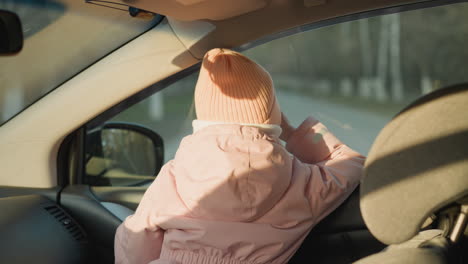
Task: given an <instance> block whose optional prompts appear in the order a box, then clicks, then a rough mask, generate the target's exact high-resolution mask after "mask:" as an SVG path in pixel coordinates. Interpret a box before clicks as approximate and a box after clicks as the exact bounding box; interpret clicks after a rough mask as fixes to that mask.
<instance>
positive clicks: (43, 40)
mask: <svg viewBox="0 0 468 264" xmlns="http://www.w3.org/2000/svg"><path fill="white" fill-rule="evenodd" d="M0 9H5V10H9V11H13V12H15V13H17V14H18V16H19V17H20V20H21V22H22V28H23V35H24V38H25V39H24V45H23V50H22V51H21V52H20V53H18V54H17V55H13V56H2V57H0V125H2V124H3V123H5V122H6V121H7V120H9V119H11V118H12V117H14V116H15V115H16V114H18V113H19V112H21V111H22V110H24V109H25V108H26V107H28V106H29V105H31V104H32V103H34V102H35V101H37V100H38V99H40V98H41V97H42V96H44V95H45V94H47V93H48V92H50V91H51V90H53V89H54V88H56V87H58V86H59V85H61V84H62V83H64V82H65V81H67V80H68V79H70V78H71V77H73V76H74V75H76V74H77V73H79V72H80V71H82V70H83V69H84V68H86V67H88V66H89V65H91V64H92V63H94V62H96V61H97V60H99V59H100V58H102V57H103V56H105V55H107V54H108V53H110V52H112V51H113V50H115V49H116V48H118V47H120V46H121V45H123V44H125V43H126V42H128V41H129V40H131V39H132V38H134V37H136V36H138V35H139V34H141V33H143V32H144V31H146V30H147V29H149V28H150V27H151V26H152V25H154V24H155V19H151V18H149V19H141V18H133V17H131V16H130V15H129V14H128V12H123V11H121V10H114V9H110V8H103V7H100V6H96V5H91V4H86V3H85V1H67V2H63V1H55V0H2V1H0Z"/></svg>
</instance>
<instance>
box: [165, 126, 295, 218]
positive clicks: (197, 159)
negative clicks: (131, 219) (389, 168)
mask: <svg viewBox="0 0 468 264" xmlns="http://www.w3.org/2000/svg"><path fill="white" fill-rule="evenodd" d="M291 163H292V162H291V158H290V156H289V153H288V152H287V151H286V150H285V148H284V147H283V146H282V145H281V144H280V142H279V139H278V138H277V137H276V136H271V135H269V134H267V133H265V132H262V131H261V129H259V128H256V127H248V126H242V125H213V126H208V127H206V128H203V129H201V130H200V131H197V132H196V133H194V134H192V135H189V136H187V137H185V138H184V139H183V140H182V142H181V144H180V146H179V149H178V151H177V153H176V156H175V158H174V162H173V172H174V173H173V175H175V176H174V177H175V178H174V179H175V185H176V188H177V192H178V194H179V197H180V199H181V200H182V201H183V203H184V204H185V206H186V207H187V208H188V209H189V210H190V212H191V216H192V217H196V218H204V219H212V220H228V221H244V222H248V221H254V220H255V219H258V218H259V217H261V216H263V215H264V214H265V213H266V212H268V211H269V210H270V209H271V208H272V207H273V206H274V205H275V204H276V203H277V202H278V201H279V200H280V199H281V197H282V196H283V194H284V193H285V192H286V190H287V189H288V186H289V184H290V182H291V166H292V164H291Z"/></svg>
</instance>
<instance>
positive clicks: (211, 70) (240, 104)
mask: <svg viewBox="0 0 468 264" xmlns="http://www.w3.org/2000/svg"><path fill="white" fill-rule="evenodd" d="M195 110H196V113H197V118H198V119H199V120H204V121H215V122H226V123H248V124H275V125H280V124H281V111H280V108H279V105H278V103H277V101H276V96H275V90H274V87H273V81H272V79H271V77H270V74H268V72H267V71H266V70H265V69H263V68H262V67H261V66H260V65H258V64H257V63H255V62H254V61H252V60H250V59H249V58H247V57H245V56H244V55H242V54H240V53H237V52H235V51H232V50H228V49H212V50H210V51H208V52H207V53H206V55H205V57H204V58H203V63H202V67H201V69H200V75H199V76H198V81H197V85H196V87H195Z"/></svg>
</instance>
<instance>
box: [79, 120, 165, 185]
mask: <svg viewBox="0 0 468 264" xmlns="http://www.w3.org/2000/svg"><path fill="white" fill-rule="evenodd" d="M85 153H86V154H85V158H86V167H85V171H86V177H85V182H86V183H87V184H90V185H92V186H137V185H142V184H145V183H148V182H151V181H153V180H154V178H155V177H156V175H157V174H158V173H159V170H160V169H161V167H162V165H163V163H164V145H163V140H162V138H161V137H160V136H159V135H158V134H156V133H155V132H154V131H152V130H150V129H148V128H145V127H142V126H138V125H135V124H129V123H108V124H105V125H104V126H103V127H101V128H99V129H96V130H93V131H91V132H89V133H88V135H87V136H86V147H85Z"/></svg>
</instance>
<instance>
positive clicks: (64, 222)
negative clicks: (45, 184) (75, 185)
mask: <svg viewBox="0 0 468 264" xmlns="http://www.w3.org/2000/svg"><path fill="white" fill-rule="evenodd" d="M0 212H1V213H0V234H1V238H0V263H18V264H22V263H44V264H45V263H47V264H53V263H70V264H73V263H86V262H87V257H88V256H87V254H86V252H87V250H86V248H87V244H88V243H87V237H86V234H85V233H84V231H83V229H82V228H81V227H80V226H79V225H78V224H77V223H76V221H74V220H73V219H72V218H71V217H70V215H68V214H67V213H66V212H65V211H64V210H63V209H62V208H61V207H60V206H58V205H57V204H56V203H55V202H53V201H51V200H50V199H48V198H45V197H43V196H40V195H25V196H14V197H6V198H0Z"/></svg>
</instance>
